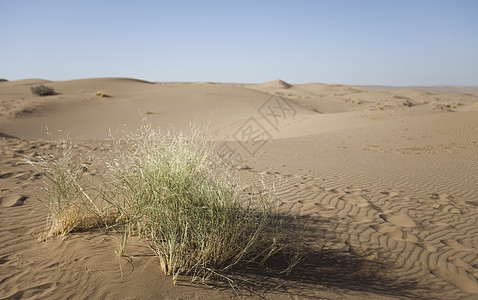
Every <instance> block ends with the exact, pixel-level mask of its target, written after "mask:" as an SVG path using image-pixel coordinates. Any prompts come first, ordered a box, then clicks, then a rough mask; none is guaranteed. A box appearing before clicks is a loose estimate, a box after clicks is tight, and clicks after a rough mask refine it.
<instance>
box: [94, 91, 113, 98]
mask: <svg viewBox="0 0 478 300" xmlns="http://www.w3.org/2000/svg"><path fill="white" fill-rule="evenodd" d="M95 96H96V97H102V98H110V97H111V96H110V95H108V94H107V93H106V92H104V91H102V90H99V91H96V93H95Z"/></svg>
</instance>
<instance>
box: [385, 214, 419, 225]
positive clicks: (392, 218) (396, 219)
mask: <svg viewBox="0 0 478 300" xmlns="http://www.w3.org/2000/svg"><path fill="white" fill-rule="evenodd" d="M380 217H381V218H382V219H384V220H385V221H387V222H389V223H392V224H394V225H397V226H401V227H413V226H415V225H416V224H415V221H413V220H412V218H410V216H408V215H406V214H402V213H395V212H394V213H388V214H381V215H380Z"/></svg>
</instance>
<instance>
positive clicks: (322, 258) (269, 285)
mask: <svg viewBox="0 0 478 300" xmlns="http://www.w3.org/2000/svg"><path fill="white" fill-rule="evenodd" d="M276 218H282V219H283V222H284V224H287V222H289V225H288V226H286V227H287V228H288V229H287V234H290V235H294V234H297V232H302V233H303V236H302V237H301V240H300V241H301V246H300V255H301V257H300V261H298V262H297V261H296V263H295V264H294V269H293V271H292V272H283V271H282V270H284V269H286V268H287V266H289V265H290V255H287V254H285V253H284V252H281V253H276V254H274V255H273V256H272V257H270V258H269V259H268V260H267V262H266V263H265V264H264V265H263V266H260V267H259V266H258V265H256V264H240V265H238V266H237V267H236V268H234V269H233V270H231V272H230V274H228V275H229V278H232V279H233V280H234V282H233V286H234V288H235V290H236V292H237V294H238V295H240V296H243V297H250V296H259V297H266V298H268V297H273V296H272V295H275V294H277V295H284V294H286V295H288V296H289V297H291V296H292V297H298V298H317V297H318V295H320V292H321V291H324V292H328V291H335V292H337V293H344V294H348V295H360V294H365V295H366V296H370V294H372V295H377V296H383V297H405V298H411V299H430V297H431V298H440V294H439V292H437V291H436V290H435V289H434V288H433V287H431V286H425V285H423V284H421V283H420V282H419V281H417V280H415V279H410V278H401V277H399V276H398V275H397V274H396V272H395V271H394V266H393V264H392V263H389V262H387V261H384V260H374V259H370V258H368V257H367V256H363V255H359V254H357V253H351V252H348V251H344V250H336V249H327V248H325V247H322V246H321V245H318V244H317V241H319V242H320V241H322V242H323V241H325V238H326V239H327V241H329V242H330V241H337V242H338V241H340V237H339V236H338V235H337V233H336V232H335V231H334V230H333V228H335V227H336V224H334V223H335V222H337V220H331V219H323V218H319V217H298V218H297V220H294V221H293V223H290V219H289V217H288V216H281V215H278V216H276ZM291 253H292V252H291ZM289 254H290V253H289ZM228 285H231V283H228ZM228 285H226V284H223V285H221V284H220V283H217V284H216V287H217V288H219V289H222V288H224V289H227V286H228Z"/></svg>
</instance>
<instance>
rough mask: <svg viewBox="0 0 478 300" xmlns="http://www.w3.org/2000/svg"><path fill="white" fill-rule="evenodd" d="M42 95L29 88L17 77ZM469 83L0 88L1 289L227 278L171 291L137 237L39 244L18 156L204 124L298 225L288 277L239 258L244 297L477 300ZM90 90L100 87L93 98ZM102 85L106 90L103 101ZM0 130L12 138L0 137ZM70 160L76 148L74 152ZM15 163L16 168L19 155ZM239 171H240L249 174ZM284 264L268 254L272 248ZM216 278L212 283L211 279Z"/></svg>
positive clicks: (201, 291) (477, 172)
mask: <svg viewBox="0 0 478 300" xmlns="http://www.w3.org/2000/svg"><path fill="white" fill-rule="evenodd" d="M40 84H44V85H47V86H51V87H52V88H54V90H55V91H56V92H57V93H58V94H57V95H52V96H46V97H38V96H35V95H32V93H31V91H30V87H31V86H35V85H40ZM474 88H475V87H447V86H442V87H383V86H382V87H381V86H351V85H342V84H324V83H307V84H289V83H287V82H285V81H283V80H275V81H270V82H265V83H259V84H231V83H228V84H225V83H211V82H200V83H198V82H195V83H184V82H160V83H152V82H148V81H143V80H137V79H128V78H89V79H79V80H68V81H48V80H42V79H25V80H16V81H4V82H2V83H0V244H1V245H2V247H0V264H1V268H0V282H1V283H0V299H10V298H15V299H17V298H22V297H23V298H28V297H30V296H32V295H35V297H39V298H45V299H64V298H69V297H70V298H104V297H105V295H108V296H109V297H111V298H139V299H151V298H153V299H154V298H185V299H189V298H197V299H224V298H233V297H235V296H236V294H234V292H233V291H232V290H230V289H228V288H225V289H216V288H209V287H208V288H203V287H201V286H199V287H198V286H191V285H189V284H188V283H187V279H185V282H184V283H181V284H180V285H177V286H174V285H172V282H171V279H170V278H169V277H166V276H164V275H162V273H160V272H159V271H158V268H157V264H156V263H157V262H155V261H154V260H153V261H152V260H151V257H152V256H151V255H152V254H151V252H150V250H149V248H148V247H147V246H145V244H144V241H141V240H139V239H136V238H132V242H131V243H130V246H129V247H130V248H128V249H125V254H126V256H125V257H121V258H119V257H118V256H117V255H116V254H115V251H118V250H119V244H120V241H119V239H118V238H117V236H115V235H112V234H104V233H102V232H99V231H98V232H86V233H75V234H74V235H70V236H67V237H65V238H64V239H62V238H58V239H56V238H55V239H52V240H50V241H48V242H47V243H38V242H37V241H36V238H37V236H38V234H39V232H41V230H42V228H43V226H44V225H45V220H46V216H47V211H46V208H45V207H44V205H43V204H42V203H41V202H40V201H38V200H43V201H45V196H44V195H43V194H41V193H39V192H38V190H37V189H36V188H35V184H36V183H37V182H40V181H41V180H39V178H40V177H41V176H40V175H41V174H40V173H39V172H38V170H35V169H33V168H31V167H29V166H27V165H25V164H22V163H21V161H22V159H23V158H24V157H28V158H30V159H34V158H37V157H38V156H41V157H50V155H57V154H56V153H55V152H54V142H53V141H54V140H56V139H58V138H60V137H64V136H69V137H70V138H71V139H72V140H73V141H74V142H75V145H76V146H75V147H76V148H75V149H78V151H80V152H81V153H82V157H81V161H82V163H84V164H85V167H84V170H83V173H82V176H84V178H85V180H98V178H99V175H100V174H101V170H98V169H97V167H98V166H97V164H95V161H94V159H93V158H92V157H94V156H93V154H101V153H102V151H103V150H102V149H105V148H107V146H108V143H110V141H106V140H105V139H107V138H110V137H111V136H110V134H111V135H112V136H114V138H120V137H121V136H125V135H127V134H128V133H131V132H133V131H135V130H137V129H138V128H139V127H140V126H141V125H142V124H145V123H147V124H150V125H151V126H153V127H162V128H167V127H172V128H174V129H176V130H178V129H179V130H180V129H187V128H189V127H190V124H191V123H193V124H195V125H196V126H203V125H204V126H208V128H209V135H210V136H209V139H210V141H211V145H213V146H214V147H215V149H217V157H218V159H219V158H221V159H224V161H228V162H229V161H231V162H232V163H234V164H235V168H236V170H237V172H238V174H239V176H240V178H241V182H243V187H242V189H243V190H244V191H246V192H247V191H249V190H250V189H251V186H253V185H254V184H260V182H258V181H257V180H258V179H257V178H262V179H263V180H264V182H265V183H266V184H271V185H272V184H273V183H275V184H276V188H277V192H278V194H279V195H280V197H281V198H280V207H279V208H280V210H281V211H283V212H292V213H294V214H295V215H297V217H298V218H304V219H305V220H307V224H308V225H307V227H306V231H305V236H306V237H307V244H306V245H305V246H304V249H303V251H304V256H305V257H306V259H304V261H303V262H302V264H299V265H298V266H297V267H296V268H295V269H294V270H293V271H292V273H291V274H290V275H289V276H287V277H277V276H274V275H269V274H263V273H259V272H255V271H254V270H252V271H251V270H246V269H241V268H240V267H238V268H237V269H235V270H234V274H238V276H240V277H241V278H244V279H247V280H248V281H251V282H254V284H250V285H248V283H247V282H248V281H245V282H242V283H241V284H244V285H245V288H242V287H244V286H241V285H239V291H240V292H241V293H242V294H243V295H247V297H250V298H253V299H260V298H261V297H262V298H268V299H289V298H291V297H297V298H331V299H338V298H341V299H342V298H346V299H390V298H392V299H393V298H433V299H457V298H460V299H475V298H477V297H478V280H477V278H478V267H477V265H478V260H477V256H476V254H477V253H478V223H477V222H476V214H477V213H478V189H477V188H476V187H477V186H476V178H478V165H477V164H476V159H477V157H478V130H477V129H478V96H477V95H476V93H475V92H474V91H476V90H474ZM98 95H100V96H98ZM101 95H108V96H110V97H102V96H101ZM13 137H15V138H13ZM78 159H80V158H78ZM19 162H20V163H19ZM251 180H252V182H251ZM280 259H283V258H280ZM226 286H227V284H226Z"/></svg>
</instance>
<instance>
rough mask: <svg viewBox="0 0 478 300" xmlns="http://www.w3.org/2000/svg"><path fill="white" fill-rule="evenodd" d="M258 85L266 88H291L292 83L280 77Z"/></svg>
mask: <svg viewBox="0 0 478 300" xmlns="http://www.w3.org/2000/svg"><path fill="white" fill-rule="evenodd" d="M258 86H259V87H264V88H274V89H289V88H291V87H292V85H290V84H288V83H287V82H285V81H283V80H280V79H277V80H273V81H268V82H264V83H261V84H258Z"/></svg>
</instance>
